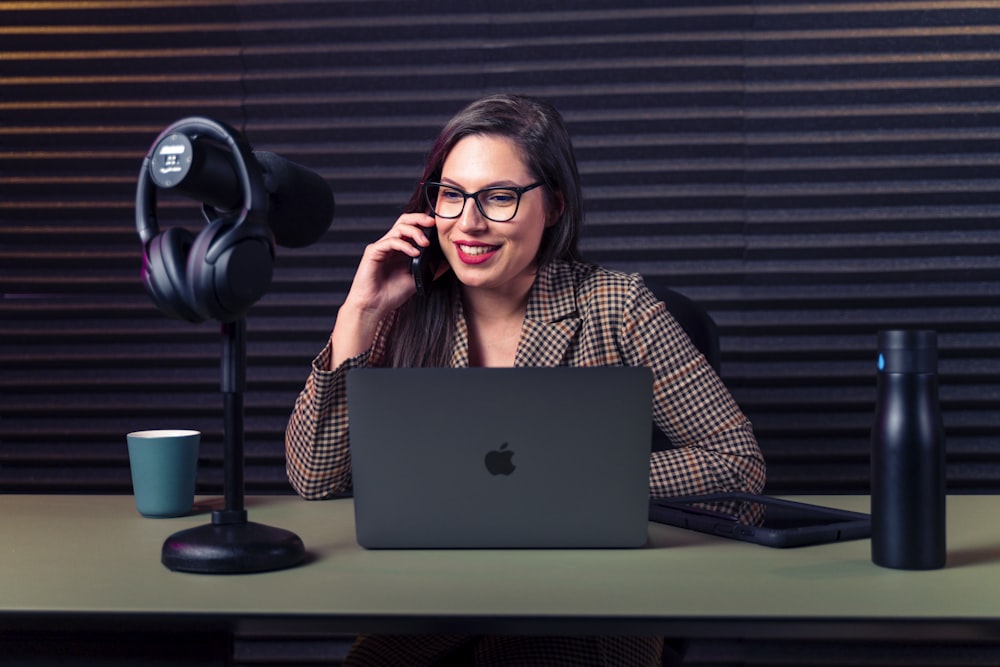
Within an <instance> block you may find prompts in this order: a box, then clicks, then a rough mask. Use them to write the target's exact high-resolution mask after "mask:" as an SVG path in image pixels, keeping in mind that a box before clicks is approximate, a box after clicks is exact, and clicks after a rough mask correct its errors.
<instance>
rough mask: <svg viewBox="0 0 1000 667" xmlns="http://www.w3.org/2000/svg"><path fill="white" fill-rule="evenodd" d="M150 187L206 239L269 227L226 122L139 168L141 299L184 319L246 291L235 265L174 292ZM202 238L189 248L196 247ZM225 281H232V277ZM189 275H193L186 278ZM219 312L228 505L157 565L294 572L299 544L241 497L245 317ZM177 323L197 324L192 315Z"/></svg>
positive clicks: (164, 146) (167, 545)
mask: <svg viewBox="0 0 1000 667" xmlns="http://www.w3.org/2000/svg"><path fill="white" fill-rule="evenodd" d="M227 147H228V149H229V153H228V154H227V152H226V150H225V149H226V148H227ZM317 178H318V177H317ZM156 188H164V189H167V188H174V189H176V190H177V191H179V192H181V193H183V194H185V195H186V196H189V197H191V198H193V199H196V200H198V201H201V202H202V210H203V213H204V215H205V218H206V220H207V222H208V227H207V228H206V231H205V232H203V234H205V233H214V228H215V227H220V228H221V227H222V226H224V225H225V224H226V222H227V221H228V220H231V219H232V217H233V212H234V211H235V212H239V222H238V223H237V226H238V225H239V224H240V223H242V222H243V221H245V220H247V219H248V217H249V216H251V215H252V216H254V219H259V218H262V217H264V218H266V212H267V209H268V198H269V193H268V192H267V191H266V189H265V186H264V183H263V179H262V177H261V174H260V169H259V167H258V166H257V164H256V162H255V161H254V158H253V155H252V152H251V151H250V148H249V146H247V145H246V143H245V142H244V141H243V140H242V138H241V137H240V136H239V135H238V133H237V132H236V131H235V130H233V129H232V128H230V127H228V126H227V125H225V124H223V123H219V122H217V121H213V120H210V119H206V118H189V119H185V120H182V121H178V122H177V123H175V124H174V125H172V126H170V127H169V128H167V130H164V132H163V133H161V135H160V136H159V137H158V138H157V141H156V142H155V143H154V145H153V148H152V149H151V152H150V154H149V155H147V156H146V159H145V160H144V161H143V165H142V170H141V172H140V176H139V185H138V188H137V193H136V227H137V231H138V232H139V237H140V239H141V241H142V242H143V247H144V280H145V282H146V286H147V290H148V291H149V292H150V296H152V297H153V299H154V302H156V304H157V306H158V307H160V309H161V310H163V311H164V313H166V314H168V315H173V316H177V313H178V312H181V313H182V314H183V313H185V312H187V308H186V307H190V306H191V305H192V304H189V303H186V302H187V301H188V300H189V299H190V298H192V296H193V297H194V299H195V300H197V299H198V298H200V297H203V296H204V297H207V296H209V295H208V294H206V293H201V292H200V291H214V289H215V287H216V285H218V284H223V285H228V284H230V283H232V285H234V289H236V290H237V291H239V290H240V288H243V289H246V287H247V285H248V282H247V279H246V278H245V276H244V275H242V274H241V273H239V271H243V273H246V269H247V267H244V266H236V262H235V261H233V262H232V263H229V262H226V263H225V267H223V268H221V269H220V271H223V274H222V275H220V276H218V279H217V280H213V281H211V282H199V281H191V284H190V285H188V286H179V285H177V284H176V281H177V280H180V278H175V274H177V273H178V272H177V271H176V270H173V271H171V270H168V267H178V266H180V267H183V266H184V265H185V263H186V262H185V260H186V259H187V258H186V257H184V256H180V257H177V256H175V255H173V254H171V253H170V250H171V248H164V247H162V246H167V245H168V244H166V243H164V242H162V241H160V239H162V237H164V236H166V233H164V234H161V233H160V231H159V228H158V226H157V224H156V211H155V208H156V203H155V202H156V198H155V191H156ZM233 193H236V194H235V195H234V194H233ZM331 215H332V209H331ZM174 231H178V230H174ZM206 238H207V239H210V238H211V237H206ZM221 238H222V241H221V242H220V243H219V244H218V245H220V246H222V248H223V249H222V250H220V251H219V252H220V253H221V252H226V251H227V250H228V248H227V247H226V243H227V241H226V236H224V235H223V236H222V237H221ZM253 238H255V237H251V240H253ZM200 239H201V237H199V239H198V240H196V241H194V245H195V246H196V247H197V246H199V241H200ZM206 245H207V244H206ZM154 246H155V251H156V253H157V254H155V255H154V256H155V259H156V261H151V258H150V250H151V249H154ZM214 252H215V250H214V247H211V248H209V249H208V252H207V253H206V255H205V257H204V258H201V257H199V258H198V259H199V261H201V260H204V263H205V264H206V265H207V264H209V263H212V264H214V262H215V255H214V254H213V253H214ZM220 264H222V262H220ZM267 268H268V269H270V267H267ZM229 272H236V273H234V274H233V275H230V274H229ZM188 273H189V274H193V275H195V276H197V275H198V272H197V271H191V270H190V269H189V271H188ZM164 274H167V275H164ZM230 279H231V280H230ZM268 282H269V281H268ZM167 288H171V289H167ZM173 288H177V289H173ZM247 291H252V290H247ZM261 292H263V289H261ZM255 300H256V297H254V298H253V299H252V300H249V301H248V302H244V304H243V305H244V307H245V308H249V306H250V304H252V302H253V301H255ZM220 311H221V312H223V313H224V314H225V315H227V316H226V317H223V316H220V315H219V314H215V315H213V318H214V319H218V320H219V321H220V323H221V333H222V354H221V359H220V366H221V379H220V390H221V392H222V395H223V399H224V408H223V409H224V414H223V426H224V449H223V466H224V473H223V474H224V479H223V484H224V487H223V491H224V496H225V505H224V508H223V509H222V510H215V511H213V512H212V522H211V523H210V524H207V525H202V526H196V527H194V528H189V529H186V530H181V531H179V532H176V533H174V534H173V535H171V536H170V537H168V538H167V539H166V541H165V542H164V543H163V548H162V551H161V561H162V563H163V565H165V566H166V567H167V568H169V569H171V570H176V571H181V572H191V573H200V574H237V573H248V572H264V571H271V570H279V569H285V568H289V567H294V566H296V565H299V564H301V563H302V562H304V561H305V557H306V552H305V546H304V545H303V543H302V540H301V539H300V538H299V537H298V536H297V535H296V534H295V533H292V532H290V531H287V530H284V529H281V528H276V527H272V526H266V525H263V524H259V523H255V522H252V521H249V520H248V515H247V510H246V507H245V490H244V465H245V462H244V438H245V421H244V400H243V399H244V394H245V392H246V366H247V359H246V317H245V314H244V312H245V311H244V310H243V309H238V310H235V311H233V313H232V316H231V317H230V316H228V315H229V313H228V312H226V311H223V310H222V309H221V308H220ZM218 312H219V311H216V313H218ZM182 319H188V320H189V321H198V320H197V318H196V317H194V316H192V315H190V314H189V315H188V316H187V317H182Z"/></svg>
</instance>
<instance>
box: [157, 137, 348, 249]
mask: <svg viewBox="0 0 1000 667" xmlns="http://www.w3.org/2000/svg"><path fill="white" fill-rule="evenodd" d="M151 155H152V159H151V160H150V162H149V175H150V177H151V178H152V180H153V182H154V183H155V184H156V185H157V186H158V187H160V188H163V189H173V190H176V191H178V192H180V193H182V194H184V195H186V196H188V197H191V198H192V199H196V200H198V201H201V202H202V203H204V204H207V205H209V206H211V207H213V208H215V209H216V210H217V211H220V212H230V211H234V210H238V209H239V208H240V206H241V204H242V202H243V191H242V187H241V185H240V178H239V175H238V174H237V171H236V166H235V164H234V163H233V160H232V157H231V154H230V153H229V152H228V150H223V149H222V148H220V147H219V146H218V145H217V144H215V143H213V142H211V141H210V140H209V139H208V138H205V137H199V136H194V137H189V136H188V135H186V134H184V133H183V132H173V133H171V134H169V135H167V136H166V137H164V138H163V139H162V140H161V141H160V142H159V143H158V144H157V145H156V146H154V148H153V151H152V153H151ZM253 158H254V160H255V161H256V163H257V165H258V166H259V167H260V172H261V175H262V176H263V181H264V189H265V190H266V191H267V201H268V206H267V226H268V227H269V228H270V229H271V233H272V234H274V242H275V243H277V244H278V245H280V246H282V247H285V248H304V247H306V246H308V245H312V244H313V243H315V242H316V241H318V240H319V239H320V238H321V237H322V236H323V234H324V233H326V230H327V229H329V228H330V224H331V223H332V222H333V213H334V199H333V192H332V191H331V190H330V186H329V185H328V184H327V182H326V181H325V180H324V179H323V177H322V176H320V175H319V174H317V173H316V172H314V171H312V170H310V169H308V168H306V167H303V166H302V165H300V164H297V163H295V162H292V161H290V160H286V159H285V158H283V157H280V156H278V155H275V154H274V153H268V152H266V151H253Z"/></svg>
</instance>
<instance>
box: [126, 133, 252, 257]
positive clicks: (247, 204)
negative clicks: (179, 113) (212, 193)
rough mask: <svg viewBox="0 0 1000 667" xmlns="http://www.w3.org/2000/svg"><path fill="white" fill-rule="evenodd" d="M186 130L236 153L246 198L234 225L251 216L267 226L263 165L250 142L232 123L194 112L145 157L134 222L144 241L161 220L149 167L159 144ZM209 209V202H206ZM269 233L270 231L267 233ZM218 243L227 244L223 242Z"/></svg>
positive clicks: (163, 135) (161, 136)
mask: <svg viewBox="0 0 1000 667" xmlns="http://www.w3.org/2000/svg"><path fill="white" fill-rule="evenodd" d="M177 133H180V134H183V135H185V136H188V137H189V138H197V137H199V136H204V137H208V138H210V139H214V140H215V141H217V142H220V143H223V144H225V145H226V146H227V147H228V148H229V150H230V153H231V154H232V156H233V161H234V163H235V166H236V172H237V173H236V176H237V178H238V179H239V183H240V189H241V191H242V193H243V201H242V202H241V205H240V213H239V217H238V218H237V219H236V222H235V224H234V225H233V228H234V229H235V228H239V227H241V226H242V225H243V223H244V222H246V221H247V220H248V219H249V221H250V222H252V223H256V224H257V226H258V227H260V228H262V229H263V230H267V224H266V220H267V207H268V197H267V191H266V189H265V188H264V176H263V174H261V171H260V167H259V165H258V164H257V161H256V160H255V159H254V157H253V151H252V150H251V148H250V145H249V144H248V143H247V142H246V140H245V139H243V137H242V136H241V135H240V133H239V132H237V131H236V130H235V129H233V128H232V127H230V126H229V125H227V124H225V123H223V122H221V121H217V120H213V119H211V118H205V117H201V116H192V117H190V118H184V119H182V120H179V121H177V122H175V123H173V124H172V125H170V126H169V127H167V128H166V129H165V130H163V131H162V132H161V133H160V134H159V136H157V137H156V140H155V141H154V142H153V144H152V146H150V149H149V152H148V153H147V154H146V157H145V158H144V159H143V161H142V166H141V167H140V171H139V180H138V186H137V187H136V193H135V213H136V217H135V226H136V231H138V233H139V238H140V239H141V240H142V243H143V245H144V246H145V245H146V244H148V243H149V241H150V240H152V239H153V237H155V236H156V235H157V234H158V233H159V231H160V228H159V224H158V223H157V220H156V184H155V183H153V177H152V175H151V173H150V168H151V165H152V162H153V159H154V157H155V153H156V149H157V147H158V146H159V145H160V144H161V143H162V142H163V140H164V139H166V138H168V137H169V136H170V135H172V134H177ZM205 208H206V210H207V209H208V207H207V205H206V206H205ZM267 235H268V236H269V234H267ZM219 247H224V245H220V246H219ZM210 254H211V255H212V256H209V257H206V261H208V262H211V263H214V262H215V260H216V259H217V256H218V253H210Z"/></svg>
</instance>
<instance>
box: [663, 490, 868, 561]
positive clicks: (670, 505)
mask: <svg viewBox="0 0 1000 667" xmlns="http://www.w3.org/2000/svg"><path fill="white" fill-rule="evenodd" d="M649 519H650V520H651V521H655V522H657V523H664V524H669V525H671V526H679V527H681V528H688V529H691V530H698V531H701V532H703V533H711V534H712V535H719V536H722V537H728V538H731V539H734V540H743V541H745V542H753V543H755V544H763V545H764V546H768V547H779V548H782V547H801V546H808V545H813V544H826V543H829V542H839V541H843V540H857V539H863V538H866V537H871V532H872V524H871V517H870V516H869V515H868V514H862V513H860V512H851V511H848V510H841V509H835V508H832V507H822V506H820V505H811V504H808V503H801V502H796V501H792V500H785V499H782V498H774V497H770V496H758V495H751V494H746V493H722V494H713V495H705V496H682V497H676V498H659V499H654V500H650V503H649Z"/></svg>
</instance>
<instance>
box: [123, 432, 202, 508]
mask: <svg viewBox="0 0 1000 667" xmlns="http://www.w3.org/2000/svg"><path fill="white" fill-rule="evenodd" d="M127 440H128V459H129V467H130V468H131V470H132V490H133V492H134V494H135V506H136V509H137V510H138V511H139V514H142V515H143V516H146V517H157V518H160V517H173V516H182V515H184V514H187V513H188V512H190V511H191V508H192V506H193V505H194V489H195V479H196V478H197V476H198V445H199V444H200V443H201V432H199V431H185V430H153V431H135V432H132V433H129V434H128V436H127Z"/></svg>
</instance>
